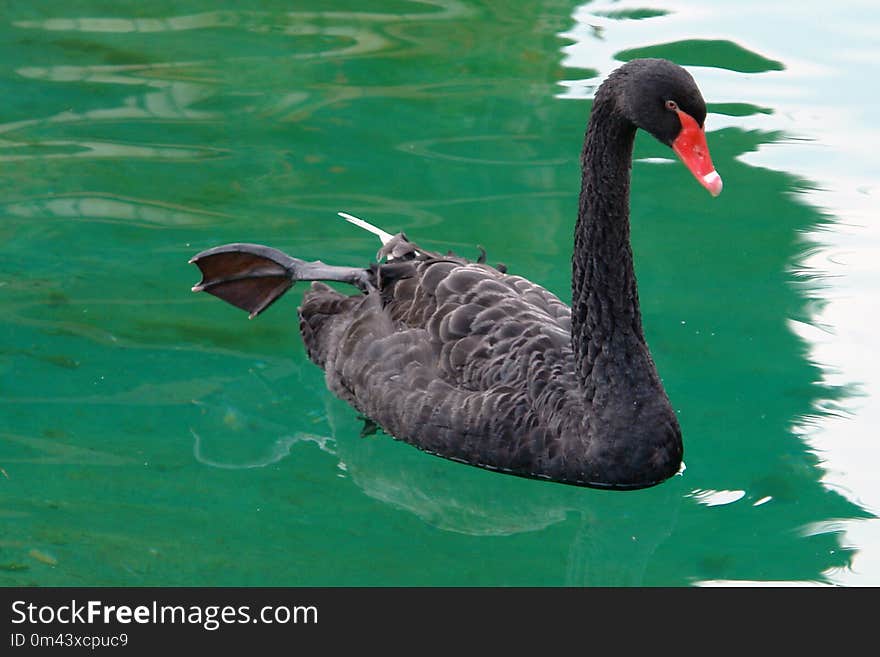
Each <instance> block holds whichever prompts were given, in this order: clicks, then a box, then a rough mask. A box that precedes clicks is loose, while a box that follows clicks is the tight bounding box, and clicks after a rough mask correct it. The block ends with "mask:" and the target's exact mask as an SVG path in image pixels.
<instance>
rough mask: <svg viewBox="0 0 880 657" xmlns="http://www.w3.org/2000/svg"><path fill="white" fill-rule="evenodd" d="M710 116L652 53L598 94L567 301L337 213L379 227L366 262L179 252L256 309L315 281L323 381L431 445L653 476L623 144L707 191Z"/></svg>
mask: <svg viewBox="0 0 880 657" xmlns="http://www.w3.org/2000/svg"><path fill="white" fill-rule="evenodd" d="M705 115H706V109H705V104H704V102H703V99H702V97H701V95H700V92H699V90H698V89H697V87H696V84H695V83H694V81H693V79H692V78H691V76H690V75H689V74H688V73H687V72H686V71H684V69H682V68H680V67H678V66H676V65H675V64H672V63H671V62H667V61H665V60H634V61H633V62H629V63H628V64H625V65H624V66H622V67H621V68H619V69H618V70H617V71H615V72H614V73H612V74H611V76H609V78H608V79H607V80H606V82H604V83H603V84H602V86H601V87H600V88H599V90H598V91H597V94H596V100H595V102H594V106H593V110H592V114H591V119H590V122H589V125H588V128H587V134H586V138H585V142H584V150H583V154H582V158H581V164H582V168H583V179H582V188H581V195H580V204H579V213H578V220H577V223H576V226H575V248H574V255H573V257H572V306H571V307H569V306H567V305H566V304H565V303H563V302H562V301H561V300H560V299H559V298H558V297H557V296H555V295H554V294H552V293H551V292H548V291H547V290H546V289H544V288H543V287H541V286H540V285H537V284H535V283H532V282H530V281H528V280H526V279H525V278H523V277H521V276H516V275H511V274H508V273H506V271H505V270H504V269H503V268H495V267H491V266H489V265H487V264H485V262H482V260H483V258H480V259H478V260H477V261H471V260H468V259H465V258H462V257H459V256H455V255H451V254H440V253H432V252H430V251H427V250H424V249H422V248H421V247H418V246H417V245H415V244H413V243H412V242H410V241H409V240H408V239H407V238H406V236H405V235H403V234H402V233H398V234H397V235H391V234H390V233H387V232H386V231H383V230H381V229H379V228H376V227H375V226H372V225H371V224H368V223H367V222H364V221H363V220H361V219H357V218H356V217H352V216H351V215H346V214H344V213H340V214H341V215H342V216H343V217H344V218H345V219H346V220H348V221H350V222H352V223H354V224H356V225H359V226H360V227H362V228H364V229H366V230H369V231H370V232H372V233H374V234H376V235H377V236H378V237H379V238H380V240H381V242H382V247H381V249H380V250H379V253H378V254H377V261H378V262H377V263H374V264H372V265H370V266H369V267H360V268H359V267H334V266H330V265H326V264H324V263H322V262H320V261H318V262H305V261H303V260H299V259H297V258H292V257H290V256H288V255H286V254H284V253H282V252H280V251H277V250H275V249H271V248H269V247H266V246H261V245H253V244H229V245H224V246H220V247H215V248H213V249H208V250H207V251H203V252H202V253H199V254H198V255H196V256H195V257H194V258H193V259H192V260H191V262H193V263H194V264H196V265H197V266H198V267H199V268H200V270H201V271H202V276H203V278H202V281H201V282H200V283H199V284H198V285H196V286H195V287H194V288H193V289H194V290H195V291H201V290H204V291H206V292H209V293H211V294H213V295H215V296H218V297H220V298H221V299H224V300H226V301H228V302H229V303H232V304H233V305H236V306H238V307H240V308H243V309H245V310H247V311H248V312H249V313H250V314H251V316H252V317H253V316H255V315H257V314H259V313H261V312H263V311H264V310H265V309H266V308H267V307H269V305H271V304H272V303H273V302H274V301H275V300H277V299H278V298H279V297H280V296H281V295H282V294H283V293H284V292H285V291H287V289H289V288H290V287H291V286H292V285H293V284H294V283H295V282H296V281H299V280H310V281H315V282H313V284H312V285H311V287H310V289H309V290H307V291H306V293H305V295H304V297H303V300H302V305H301V306H300V308H299V320H300V331H301V334H302V338H303V341H304V343H305V345H306V349H307V351H308V355H309V358H310V359H311V360H312V361H313V362H315V363H316V364H317V365H318V366H320V367H321V368H323V370H324V372H325V376H326V383H327V386H328V388H329V389H330V390H331V391H333V392H334V393H335V394H336V395H337V396H339V397H340V398H342V399H344V400H345V401H347V402H348V403H349V404H351V405H352V406H353V407H354V408H356V409H357V410H358V411H360V412H361V413H362V414H363V415H364V416H366V417H367V418H369V419H370V420H372V421H373V422H375V423H376V424H377V425H379V426H380V427H382V428H383V429H384V430H385V431H386V432H387V433H389V434H390V435H392V436H394V437H395V438H398V439H400V440H403V441H406V442H407V443H410V444H412V445H414V446H416V447H418V448H420V449H422V450H424V451H426V452H429V453H432V454H436V455H439V456H443V457H445V458H449V459H453V460H456V461H461V462H463V463H468V464H471V465H476V466H480V467H483V468H488V469H491V470H496V471H500V472H505V473H510V474H515V475H520V476H526V477H534V478H543V479H549V480H552V481H556V482H561V483H566V484H575V485H582V486H590V487H600V488H615V489H634V488H643V487H646V486H652V485H655V484H658V483H660V482H662V481H664V480H665V479H667V478H668V477H670V476H672V475H674V474H676V473H677V472H678V471H679V469H680V467H681V460H682V452H683V448H682V439H681V430H680V428H679V424H678V421H677V419H676V415H675V412H674V410H673V408H672V406H671V404H670V402H669V399H668V397H667V395H666V392H665V391H664V389H663V385H662V383H661V381H660V377H659V375H658V373H657V369H656V367H655V365H654V361H653V359H652V357H651V353H650V351H649V348H648V345H647V343H646V341H645V337H644V333H643V330H642V323H641V314H640V310H639V303H638V292H637V288H636V281H635V274H634V270H633V263H632V250H631V247H630V239H629V230H630V227H629V183H630V168H631V162H632V145H633V139H634V136H635V131H636V129H637V128H643V129H645V130H647V131H648V132H650V133H651V134H653V135H654V136H655V137H656V138H657V139H659V140H660V141H661V142H663V143H666V144H668V145H669V146H670V147H672V149H673V150H674V151H675V152H676V154H678V155H679V157H680V158H681V159H682V161H683V162H684V164H685V165H686V166H687V167H688V168H689V169H690V170H691V172H692V173H693V175H694V176H695V177H696V178H697V180H698V182H700V184H702V185H703V186H704V187H706V188H707V189H708V190H709V191H710V192H711V193H712V194H713V195H717V194H718V193H719V192H720V191H721V179H720V177H719V176H718V174H717V172H715V169H714V167H713V166H712V163H711V159H710V158H709V152H708V148H707V147H706V142H705V136H704V132H703V122H704V120H705ZM383 260H384V262H383ZM323 280H328V281H343V282H346V283H350V284H352V285H354V286H356V287H358V288H359V292H358V293H356V294H353V295H347V294H342V293H340V292H338V291H336V290H334V289H333V288H331V287H330V286H328V285H326V284H324V283H323V282H321V281H323Z"/></svg>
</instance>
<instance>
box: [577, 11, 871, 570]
mask: <svg viewBox="0 0 880 657" xmlns="http://www.w3.org/2000/svg"><path fill="white" fill-rule="evenodd" d="M643 5H650V6H651V7H652V8H653V9H663V10H666V11H668V12H669V13H668V14H667V15H663V16H658V17H654V18H650V19H646V20H638V21H633V20H627V21H624V20H615V19H612V18H608V17H607V16H605V15H603V14H605V13H606V12H608V11H611V10H613V11H614V12H620V11H621V10H627V9H636V8H639V7H641V6H643ZM575 19H576V22H577V26H576V27H575V29H573V30H572V31H571V32H569V33H568V34H567V35H565V36H568V37H570V38H572V39H573V40H574V41H575V43H574V44H573V45H571V46H568V47H566V48H565V53H566V55H567V58H566V61H565V63H566V64H568V65H571V66H575V67H586V66H590V67H597V68H599V69H600V75H599V76H598V77H597V78H595V79H590V80H582V81H570V82H565V83H563V89H564V90H563V92H562V93H561V94H560V97H563V98H582V97H587V96H590V95H591V94H592V92H593V90H594V86H595V84H597V82H598V80H600V79H601V78H603V77H604V76H605V75H606V74H607V73H609V72H610V71H611V70H612V69H613V68H615V67H616V66H617V65H619V63H620V62H618V61H616V60H614V54H615V53H617V52H619V51H621V50H624V49H628V48H633V47H641V46H649V45H655V44H660V43H666V42H671V41H677V40H684V39H695V38H696V39H698V38H710V39H727V40H731V41H733V42H735V43H737V44H739V45H741V46H743V47H745V48H748V49H749V50H753V51H755V52H758V53H760V54H761V55H763V56H765V57H768V58H772V59H775V60H779V61H781V62H784V64H785V70H782V71H767V72H763V73H749V74H741V73H737V72H735V71H729V70H723V69H720V68H700V69H699V71H698V72H697V71H695V73H697V76H698V77H699V80H700V87H701V89H702V90H703V93H704V95H705V96H706V97H707V98H710V99H712V101H713V102H716V103H725V102H740V103H742V102H746V103H749V104H752V105H759V106H762V107H772V108H773V109H774V111H773V113H771V114H767V113H759V114H754V115H751V116H743V117H730V116H722V115H719V114H711V115H710V117H709V118H708V120H707V127H708V128H709V129H710V130H713V129H718V128H722V127H725V126H726V125H735V126H737V127H739V128H742V129H746V130H753V129H759V130H778V131H783V132H785V134H786V135H787V136H788V139H787V140H783V141H781V142H779V143H774V144H770V145H765V146H763V147H761V148H759V149H758V151H757V152H754V153H747V154H745V155H743V156H742V160H743V161H745V162H747V163H748V164H751V165H754V166H758V167H765V168H770V169H777V170H781V171H785V172H787V173H790V174H795V175H797V176H799V177H801V178H805V179H807V180H809V181H810V182H811V183H812V184H814V185H815V187H814V188H812V189H809V190H805V191H802V192H798V194H800V195H801V198H800V200H802V201H805V202H807V203H809V204H811V205H813V206H815V207H817V208H819V209H820V210H821V211H822V212H823V213H824V214H826V215H827V216H828V217H829V219H830V220H831V225H830V226H829V227H826V228H822V229H816V230H815V231H813V232H810V233H809V234H806V235H803V236H802V237H803V239H804V240H805V242H806V244H807V246H808V247H809V248H808V255H807V256H805V257H804V258H803V259H802V260H801V261H800V262H798V263H797V264H796V271H797V273H808V274H810V275H811V276H813V277H818V278H819V279H820V280H821V282H822V286H821V289H812V290H810V291H809V292H808V296H809V297H810V298H811V299H814V300H815V301H816V302H815V303H813V304H811V306H810V309H811V317H810V324H803V323H799V322H792V323H791V329H792V331H794V332H795V333H796V334H797V335H798V336H799V337H801V338H802V339H803V340H804V341H805V343H806V344H807V345H808V349H809V358H810V359H811V361H812V362H813V363H815V364H816V365H817V366H818V367H819V368H820V369H821V370H822V372H823V377H822V381H821V383H822V384H823V385H827V386H828V387H830V388H836V389H838V390H839V389H844V390H845V391H846V394H845V395H844V398H843V399H841V400H835V401H830V400H828V401H822V402H820V403H819V404H818V408H817V409H816V410H817V413H816V414H815V416H812V417H807V418H800V419H797V420H796V422H797V426H795V427H794V431H795V432H796V433H798V434H800V435H802V437H803V439H804V441H805V442H806V443H807V444H808V445H810V446H811V448H812V449H813V450H814V451H815V452H816V455H817V456H818V457H819V459H820V460H821V463H822V465H823V468H824V470H825V474H824V477H823V483H824V484H825V485H826V486H828V487H829V488H833V489H834V490H837V491H839V492H840V493H841V494H843V495H845V496H846V497H847V498H848V499H850V500H852V501H853V502H855V503H857V504H859V505H860V506H862V507H863V508H865V509H866V510H867V511H869V512H872V513H880V486H878V480H877V476H876V470H877V461H878V448H877V427H878V426H880V335H878V332H877V331H876V329H875V327H876V326H877V325H878V324H880V304H878V303H877V298H878V296H880V259H878V258H877V256H876V254H877V253H878V250H880V222H878V221H877V218H876V213H877V210H876V208H877V196H878V186H877V182H876V181H877V180H878V179H880V164H878V158H877V152H878V151H880V129H878V128H877V124H876V119H875V114H876V108H877V107H878V106H880V88H878V86H877V85H876V84H873V83H872V82H870V81H871V80H873V77H874V75H873V73H874V70H873V69H874V58H875V56H876V52H877V49H878V46H880V41H878V37H877V32H876V29H875V26H876V25H877V22H878V19H880V5H877V3H876V2H873V1H870V0H849V1H848V2H845V3H837V4H835V5H834V10H833V12H832V11H831V10H830V6H829V5H828V3H827V2H816V1H807V2H799V3H767V2H761V1H758V0H747V1H746V2H738V3H729V2H722V1H721V0H699V1H697V0H654V1H653V2H650V3H643V2H632V1H629V0H625V1H623V2H595V3H587V4H585V5H584V6H582V7H581V8H579V9H578V10H577V11H576V12H575ZM818 44H821V46H819V47H817V45H818ZM828 409H833V410H834V412H827V411H828ZM805 531H808V532H817V531H837V532H840V533H841V542H842V543H843V545H844V546H846V547H854V548H856V550H857V551H856V553H855V556H854V558H853V563H852V567H851V569H848V570H834V571H831V572H827V573H825V576H826V577H828V579H829V581H831V582H833V583H836V584H843V585H878V584H880V520H876V519H872V520H844V521H840V522H837V523H835V524H834V527H833V528H829V527H812V528H807V529H806V530H805ZM740 583H741V584H748V585H754V584H757V583H756V582H740ZM703 584H705V585H713V584H730V582H704V583H703ZM772 584H774V585H776V584H780V582H773V583H772ZM805 584H810V583H805Z"/></svg>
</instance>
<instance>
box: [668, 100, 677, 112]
mask: <svg viewBox="0 0 880 657" xmlns="http://www.w3.org/2000/svg"><path fill="white" fill-rule="evenodd" d="M666 109H668V110H672V111H673V112H674V111H675V110H677V109H678V103H676V102H675V101H674V100H667V101H666Z"/></svg>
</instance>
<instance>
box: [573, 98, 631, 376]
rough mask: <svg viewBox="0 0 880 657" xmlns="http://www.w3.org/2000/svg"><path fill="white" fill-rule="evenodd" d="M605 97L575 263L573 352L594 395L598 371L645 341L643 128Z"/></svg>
mask: <svg viewBox="0 0 880 657" xmlns="http://www.w3.org/2000/svg"><path fill="white" fill-rule="evenodd" d="M602 91H603V90H602V89H600V93H599V94H597V97H596V100H595V102H594V105H593V111H592V115H591V117H590V123H589V126H588V128H587V135H586V139H585V140H584V150H583V154H582V156H581V165H582V167H583V180H582V185H581V194H580V206H579V211H578V220H577V225H576V227H575V244H574V255H573V257H572V345H573V347H574V350H575V355H576V357H577V362H578V375H579V378H580V380H581V383H582V384H584V385H585V387H586V388H587V390H588V391H589V390H592V389H593V385H592V378H593V377H594V376H596V375H598V373H596V372H594V368H595V367H596V366H597V361H600V360H602V362H601V363H598V365H599V366H600V369H602V370H603V373H604V372H606V371H607V370H608V368H609V367H610V366H612V365H613V364H614V363H609V362H608V360H609V359H608V358H607V356H608V354H609V353H611V354H624V353H626V352H628V351H632V348H633V346H634V345H637V344H639V343H641V344H642V345H644V342H645V339H644V334H643V332H642V319H641V312H640V311H639V299H638V292H637V289H636V277H635V272H634V270H633V257H632V247H631V245H630V224H629V186H630V169H631V167H632V151H633V142H634V139H635V132H636V127H635V125H633V123H632V122H631V121H629V120H628V119H627V118H625V117H624V116H623V115H622V114H621V113H620V112H619V111H618V110H617V108H616V106H615V103H614V102H613V99H611V98H609V97H607V95H606V94H603V93H602ZM603 353H604V356H603ZM603 359H604V360H603ZM612 360H614V359H612ZM620 364H621V365H623V364H622V363H620Z"/></svg>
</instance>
